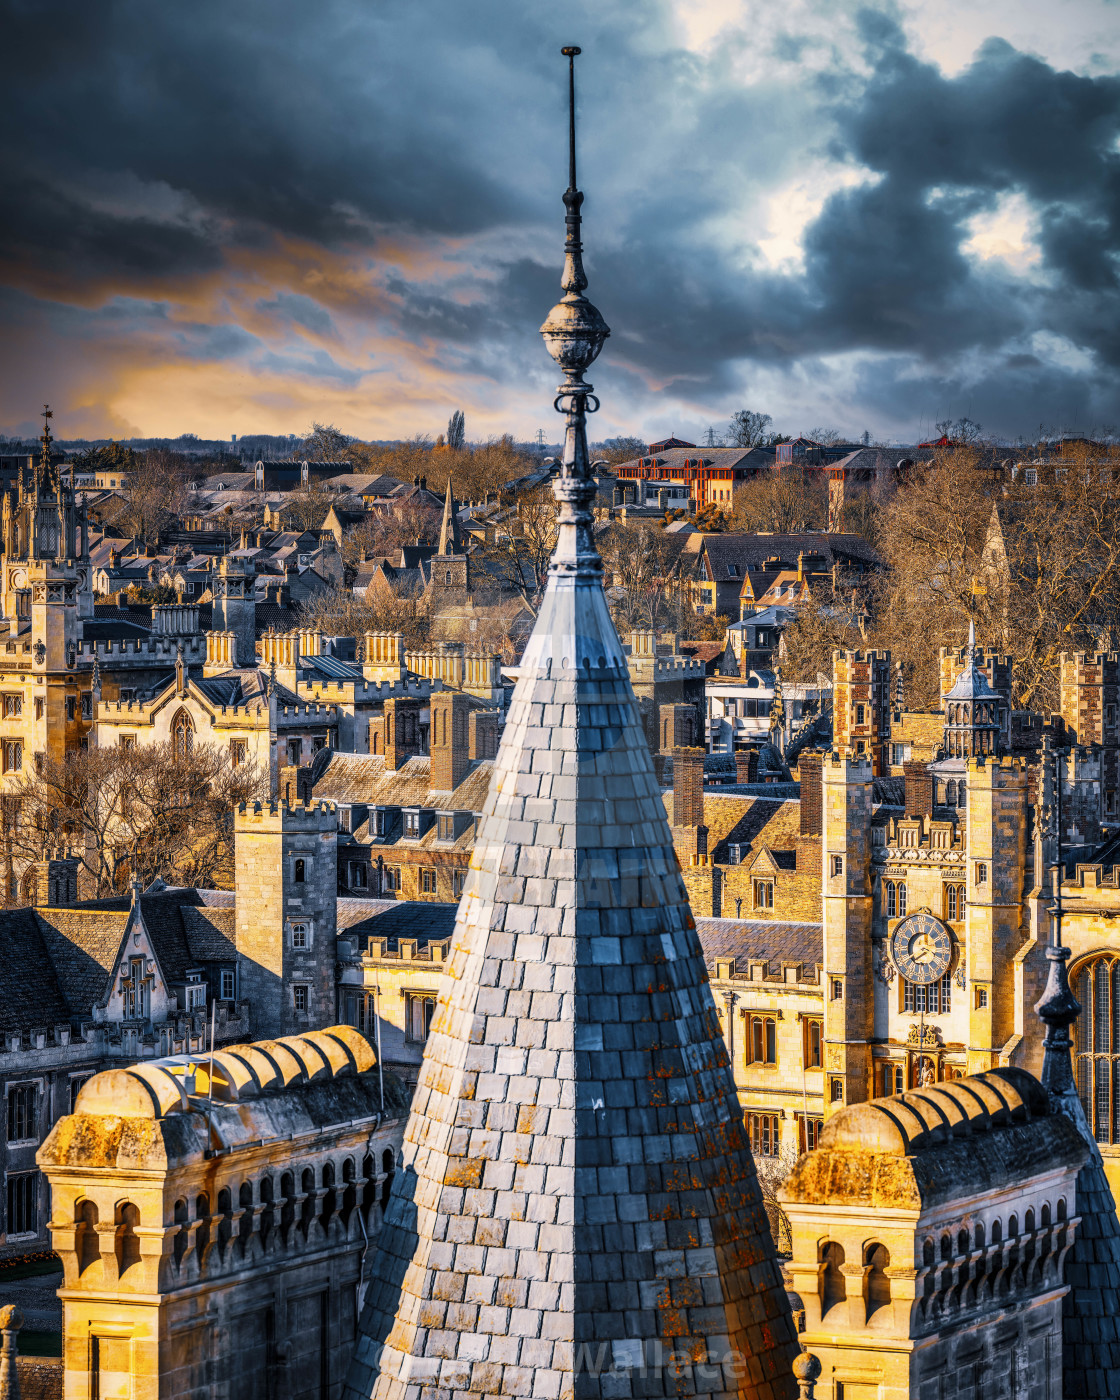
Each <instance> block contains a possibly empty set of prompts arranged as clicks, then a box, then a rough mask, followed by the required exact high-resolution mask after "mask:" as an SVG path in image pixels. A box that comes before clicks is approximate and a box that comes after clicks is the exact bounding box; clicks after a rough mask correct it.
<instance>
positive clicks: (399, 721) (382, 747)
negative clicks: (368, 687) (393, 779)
mask: <svg viewBox="0 0 1120 1400" xmlns="http://www.w3.org/2000/svg"><path fill="white" fill-rule="evenodd" d="M378 723H379V722H378V720H376V719H371V720H370V722H369V726H370V753H379V752H380V753H383V754H384V755H385V767H386V768H387V769H389V770H390V771H392V772H394V773H395V772H396V771H397V769H398V768H400V767H401V765H402V764H403V763H404V762H405V761H406V760H407V759H410V758H413V757H415V755H416V754H418V753H419V752H420V701H419V700H418V699H416V698H415V697H414V696H411V695H409V696H403V695H402V696H396V697H394V698H392V699H390V700H386V701H385V708H384V713H383V716H382V719H381V721H380V728H381V734H380V736H379V737H380V743H376V742H375V735H374V729H375V727H376V726H377V725H378Z"/></svg>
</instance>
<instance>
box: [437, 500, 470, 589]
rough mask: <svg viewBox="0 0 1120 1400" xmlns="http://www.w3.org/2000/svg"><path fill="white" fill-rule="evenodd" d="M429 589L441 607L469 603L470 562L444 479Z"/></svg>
mask: <svg viewBox="0 0 1120 1400" xmlns="http://www.w3.org/2000/svg"><path fill="white" fill-rule="evenodd" d="M429 567H430V568H431V571H432V576H431V577H432V589H433V591H434V592H435V594H436V596H437V599H438V601H439V602H441V603H447V604H461V603H466V602H468V601H469V600H470V592H471V575H470V558H469V556H468V555H467V552H466V550H465V549H464V548H463V540H462V536H461V534H460V532H459V514H458V507H457V506H456V504H455V495H454V493H453V491H452V489H451V478H450V477H448V479H447V495H446V497H445V498H444V502H443V520H442V521H441V523H440V529H439V548H438V549H437V550H436V553H435V556H434V557H433V559H432V561H431V564H430V565H429Z"/></svg>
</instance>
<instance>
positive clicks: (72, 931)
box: [34, 909, 128, 1020]
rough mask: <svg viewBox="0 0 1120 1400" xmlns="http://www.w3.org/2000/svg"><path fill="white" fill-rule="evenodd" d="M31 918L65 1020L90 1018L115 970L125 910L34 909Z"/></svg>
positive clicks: (125, 919)
mask: <svg viewBox="0 0 1120 1400" xmlns="http://www.w3.org/2000/svg"><path fill="white" fill-rule="evenodd" d="M34 917H35V918H36V919H37V921H38V924H39V927H40V929H41V930H42V936H43V942H44V944H45V945H46V948H47V952H48V954H49V956H50V960H51V962H52V964H53V965H54V969H55V973H56V975H57V977H58V982H59V986H60V987H61V988H62V992H63V995H64V996H65V998H66V1002H67V1006H68V1011H67V1016H66V1018H65V1019H67V1020H69V1019H70V1018H71V1017H72V1016H73V1017H77V1018H82V1017H88V1016H90V1014H91V1013H92V1011H93V1008H94V1006H96V1005H97V1003H98V1002H99V1001H100V1000H101V998H102V996H103V995H104V992H105V988H106V986H107V985H108V982H109V979H110V978H111V977H112V975H113V971H114V969H115V968H116V965H117V954H118V953H119V952H120V946H121V938H122V936H123V934H124V928H125V924H126V923H127V922H128V910H127V909H121V910H110V909H37V910H36V911H35V915H34Z"/></svg>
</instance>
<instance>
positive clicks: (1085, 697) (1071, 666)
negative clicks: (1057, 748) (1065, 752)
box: [1060, 651, 1120, 824]
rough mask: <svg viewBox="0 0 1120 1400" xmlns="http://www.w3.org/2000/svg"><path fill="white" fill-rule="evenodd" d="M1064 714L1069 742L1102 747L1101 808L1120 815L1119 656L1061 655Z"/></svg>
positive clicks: (1112, 816) (1112, 817)
mask: <svg viewBox="0 0 1120 1400" xmlns="http://www.w3.org/2000/svg"><path fill="white" fill-rule="evenodd" d="M1060 684H1061V701H1060V704H1061V714H1062V721H1063V723H1064V726H1065V736H1066V739H1067V741H1068V742H1071V743H1074V744H1080V745H1082V746H1085V747H1088V746H1089V745H1090V744H1099V745H1100V747H1101V784H1100V785H1101V812H1102V816H1103V818H1104V820H1105V821H1106V822H1108V823H1109V824H1112V823H1115V822H1116V821H1117V820H1118V819H1120V795H1118V794H1120V656H1118V655H1117V654H1116V652H1098V653H1096V654H1095V655H1090V656H1086V654H1085V653H1084V652H1083V651H1078V652H1073V653H1071V652H1067V651H1063V652H1062V655H1061V680H1060Z"/></svg>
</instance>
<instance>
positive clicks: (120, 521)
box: [114, 447, 190, 541]
mask: <svg viewBox="0 0 1120 1400" xmlns="http://www.w3.org/2000/svg"><path fill="white" fill-rule="evenodd" d="M124 481H125V483H126V484H125V486H124V488H123V496H124V506H123V508H122V509H121V511H120V513H119V514H118V515H117V517H116V520H115V522H114V523H115V524H116V525H119V526H120V527H121V528H123V529H126V530H128V531H129V532H130V533H131V534H133V535H139V536H142V537H143V538H145V539H148V540H152V541H155V540H156V539H158V537H159V535H160V532H161V531H162V530H164V529H165V528H166V527H167V526H168V524H169V523H170V522H172V521H173V520H174V519H175V518H176V517H177V516H178V515H180V514H181V513H182V511H183V510H184V509H185V508H186V504H187V494H188V491H189V489H190V464H189V463H188V462H187V459H186V458H185V457H183V456H182V455H181V454H180V453H178V452H172V451H171V450H170V449H169V448H166V447H154V448H152V449H151V450H149V451H147V452H143V453H135V454H133V456H132V459H131V465H130V466H129V468H128V471H127V473H126V475H125V477H124Z"/></svg>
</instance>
